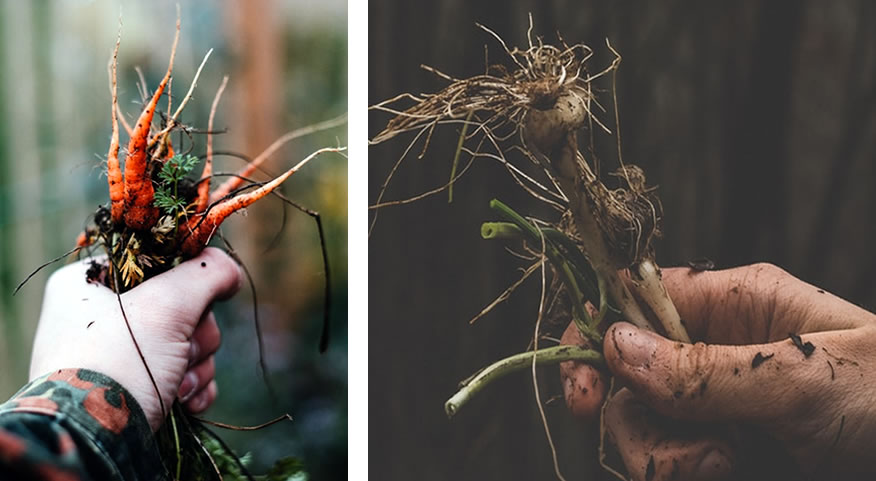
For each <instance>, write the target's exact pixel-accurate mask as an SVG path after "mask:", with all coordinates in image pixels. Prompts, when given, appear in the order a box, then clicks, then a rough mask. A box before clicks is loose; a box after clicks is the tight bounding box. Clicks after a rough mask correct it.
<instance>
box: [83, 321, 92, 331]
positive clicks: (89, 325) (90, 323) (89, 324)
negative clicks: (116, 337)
mask: <svg viewBox="0 0 876 481" xmlns="http://www.w3.org/2000/svg"><path fill="white" fill-rule="evenodd" d="M92 324H94V321H91V322H89V323H88V325H87V326H85V328H86V329H88V328H89V327H91V325H92Z"/></svg>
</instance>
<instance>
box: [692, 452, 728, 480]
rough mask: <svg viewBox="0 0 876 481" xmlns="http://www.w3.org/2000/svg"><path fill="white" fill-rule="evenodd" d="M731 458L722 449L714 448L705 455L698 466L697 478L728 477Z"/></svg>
mask: <svg viewBox="0 0 876 481" xmlns="http://www.w3.org/2000/svg"><path fill="white" fill-rule="evenodd" d="M730 468H731V466H730V459H729V458H728V457H727V455H725V454H724V453H723V452H722V451H721V450H720V449H713V450H711V451H709V452H708V454H706V455H705V456H703V459H702V461H700V464H699V465H698V466H697V469H696V471H695V472H696V474H697V476H696V478H697V479H728V477H729V475H730Z"/></svg>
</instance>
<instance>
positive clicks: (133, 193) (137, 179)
mask: <svg viewBox="0 0 876 481" xmlns="http://www.w3.org/2000/svg"><path fill="white" fill-rule="evenodd" d="M178 43H179V19H177V23H176V36H175V37H174V39H173V47H172V48H171V50H170V62H169V64H168V66H167V73H166V74H164V78H163V79H161V83H160V84H159V85H158V88H157V89H155V93H154V94H153V95H152V99H150V100H149V103H147V104H146V107H145V109H144V110H143V113H141V114H140V118H139V119H137V124H136V125H135V126H134V135H133V136H131V140H130V142H129V143H128V156H127V157H126V158H125V215H124V218H125V225H127V226H128V227H131V228H133V229H140V230H142V229H146V228H148V227H152V226H153V225H154V224H155V222H156V221H157V220H158V216H159V212H158V209H157V208H156V207H155V206H154V205H152V203H153V201H154V198H155V189H154V187H153V186H152V179H151V178H150V176H149V172H148V162H147V156H146V146H147V142H148V140H149V130H150V128H151V127H152V117H153V116H154V115H155V108H156V107H157V105H158V99H159V98H161V95H162V93H164V88H165V87H166V86H167V83H168V81H170V75H171V72H172V71H173V59H174V57H175V56H176V47H177V44H178Z"/></svg>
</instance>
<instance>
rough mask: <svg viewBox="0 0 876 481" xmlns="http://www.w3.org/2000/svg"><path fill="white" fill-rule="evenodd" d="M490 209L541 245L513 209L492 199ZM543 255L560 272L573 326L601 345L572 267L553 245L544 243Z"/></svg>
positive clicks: (534, 231)
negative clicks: (569, 304) (568, 301)
mask: <svg viewBox="0 0 876 481" xmlns="http://www.w3.org/2000/svg"><path fill="white" fill-rule="evenodd" d="M490 208H491V209H493V210H495V211H496V212H498V213H499V215H500V216H502V217H504V218H505V219H506V220H508V221H510V222H511V223H513V224H515V225H516V226H517V227H519V228H520V229H521V231H522V232H523V233H525V234H526V236H527V237H528V238H529V239H530V240H531V241H532V242H534V243H539V244H540V243H541V242H542V239H543V238H544V237H545V236H543V235H542V234H541V232H540V231H539V230H538V228H536V227H535V226H534V225H532V224H531V223H530V222H529V221H527V220H526V219H524V218H523V217H522V216H521V215H520V214H518V213H517V212H514V210H513V209H511V208H510V207H508V206H507V205H505V204H503V203H502V202H501V201H500V200H498V199H493V200H491V201H490ZM544 244H545V255H546V256H547V258H548V259H549V260H550V261H551V263H552V264H553V265H554V267H555V268H556V269H557V271H559V272H560V275H562V277H563V281H564V282H565V284H566V288H567V289H568V290H569V297H571V298H572V320H573V321H575V325H576V326H577V327H578V329H579V330H580V331H581V333H582V334H583V335H585V336H587V337H588V338H589V339H591V340H592V341H593V342H594V343H595V344H596V345H601V344H602V335H601V334H600V333H599V332H598V331H597V330H596V325H595V324H594V322H593V319H592V318H591V317H590V313H589V312H588V311H587V309H586V308H585V307H584V304H583V301H582V299H583V294H582V293H581V287H580V286H579V284H578V280H577V278H576V276H575V274H574V273H573V269H572V266H571V264H570V263H569V262H567V260H566V259H565V257H563V255H562V254H561V253H560V251H559V250H558V249H557V248H556V247H555V246H554V245H553V243H551V242H545V243H544Z"/></svg>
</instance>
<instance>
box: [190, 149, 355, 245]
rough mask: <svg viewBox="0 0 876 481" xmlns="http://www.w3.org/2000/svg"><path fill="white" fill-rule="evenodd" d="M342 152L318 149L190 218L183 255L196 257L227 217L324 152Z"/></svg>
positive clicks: (339, 150) (276, 185)
mask: <svg viewBox="0 0 876 481" xmlns="http://www.w3.org/2000/svg"><path fill="white" fill-rule="evenodd" d="M344 150H346V147H337V148H324V149H319V150H317V151H316V152H314V153H312V154H310V155H308V156H307V157H305V158H304V159H303V160H301V161H300V162H298V164H296V165H295V166H294V167H292V168H291V169H289V170H287V171H286V172H284V173H283V174H282V175H280V176H279V177H277V178H276V179H274V180H272V181H270V182H268V183H267V184H264V185H262V186H261V187H259V188H258V189H256V190H254V191H252V192H248V193H246V194H240V195H238V196H236V197H232V198H231V199H226V200H222V201H219V203H218V204H214V205H213V207H212V208H210V209H208V210H207V212H206V213H205V214H204V215H203V216H196V217H191V218H190V219H189V222H188V229H186V231H185V232H186V237H185V239H184V240H183V243H182V251H183V254H185V255H187V256H195V255H197V254H198V253H199V252H201V251H202V250H203V249H204V247H205V246H206V245H207V243H208V242H209V241H210V238H211V237H212V236H213V233H214V232H216V229H218V228H219V225H221V224H222V222H223V221H224V220H225V219H227V218H228V216H230V215H231V214H233V213H234V212H236V211H238V210H240V209H243V208H244V207H247V206H249V205H251V204H253V203H254V202H255V201H257V200H259V199H261V198H263V197H265V196H266V195H268V194H270V193H271V192H273V191H274V189H276V188H277V187H279V186H280V184H282V183H283V182H285V181H286V179H288V178H289V177H291V176H292V174H294V173H295V172H297V171H298V169H300V168H301V167H303V166H304V165H305V164H306V163H308V162H310V161H311V160H313V159H314V158H316V157H317V156H319V155H320V154H323V153H325V152H342V151H344Z"/></svg>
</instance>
